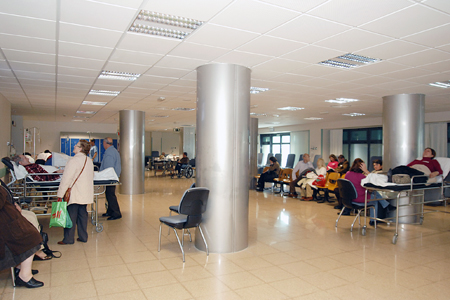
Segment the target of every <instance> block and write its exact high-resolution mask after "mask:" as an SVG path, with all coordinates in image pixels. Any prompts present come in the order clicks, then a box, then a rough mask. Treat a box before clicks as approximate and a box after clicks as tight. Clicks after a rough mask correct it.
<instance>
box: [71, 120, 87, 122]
mask: <svg viewBox="0 0 450 300" xmlns="http://www.w3.org/2000/svg"><path fill="white" fill-rule="evenodd" d="M72 122H84V120H80V119H73V120H72Z"/></svg>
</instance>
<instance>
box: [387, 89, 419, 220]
mask: <svg viewBox="0 0 450 300" xmlns="http://www.w3.org/2000/svg"><path fill="white" fill-rule="evenodd" d="M424 129H425V95H423V94H399V95H391V96H385V97H383V147H384V148H383V171H385V172H387V171H388V170H389V169H390V168H395V167H397V166H400V165H406V164H408V163H410V162H411V161H413V160H414V159H416V158H417V157H419V156H421V155H422V152H423V150H424ZM404 203H408V199H407V198H406V199H404V198H402V199H400V204H404ZM419 208H420V206H419V205H416V206H410V207H402V208H401V210H400V211H399V214H400V215H405V214H410V213H416V212H419V211H420V210H419ZM417 221H418V216H417V217H416V216H411V217H403V218H400V220H399V222H400V223H415V222H417Z"/></svg>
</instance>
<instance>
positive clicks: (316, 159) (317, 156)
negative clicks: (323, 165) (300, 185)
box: [313, 154, 322, 168]
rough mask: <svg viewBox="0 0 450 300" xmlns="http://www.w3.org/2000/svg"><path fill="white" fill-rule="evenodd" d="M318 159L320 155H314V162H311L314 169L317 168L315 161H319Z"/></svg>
mask: <svg viewBox="0 0 450 300" xmlns="http://www.w3.org/2000/svg"><path fill="white" fill-rule="evenodd" d="M319 158H322V155H318V154H316V155H314V160H313V166H314V168H317V161H318V160H319Z"/></svg>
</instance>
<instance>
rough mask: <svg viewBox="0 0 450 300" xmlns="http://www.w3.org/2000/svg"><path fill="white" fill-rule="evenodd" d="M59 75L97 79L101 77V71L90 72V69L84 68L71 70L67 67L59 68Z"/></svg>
mask: <svg viewBox="0 0 450 300" xmlns="http://www.w3.org/2000/svg"><path fill="white" fill-rule="evenodd" d="M58 74H61V75H72V76H86V77H97V76H98V75H99V71H97V70H90V69H82V68H71V67H65V66H61V65H59V66H58Z"/></svg>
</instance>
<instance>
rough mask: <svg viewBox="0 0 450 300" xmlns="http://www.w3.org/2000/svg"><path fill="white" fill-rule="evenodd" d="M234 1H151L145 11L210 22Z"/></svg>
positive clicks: (146, 5) (145, 6)
mask: <svg viewBox="0 0 450 300" xmlns="http://www.w3.org/2000/svg"><path fill="white" fill-rule="evenodd" d="M231 2H234V1H233V0H214V1H203V0H190V1H178V0H164V1H151V2H148V3H146V4H145V5H144V7H143V9H145V10H150V11H155V12H159V13H163V14H169V15H175V16H180V17H185V18H191V19H197V20H200V21H208V20H209V19H211V18H212V17H213V16H214V15H216V14H217V13H218V12H219V11H220V10H222V9H223V8H224V7H226V6H227V5H228V4H230V3H231Z"/></svg>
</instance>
